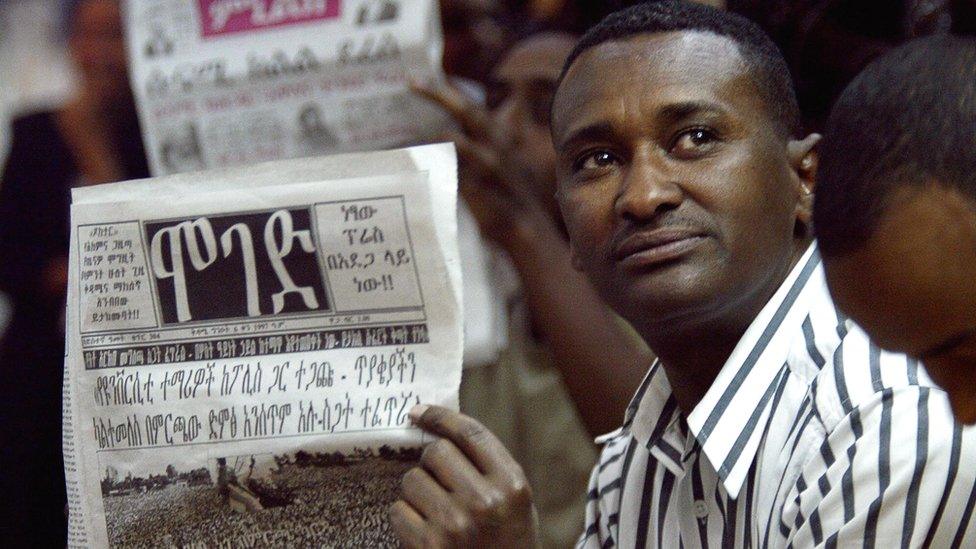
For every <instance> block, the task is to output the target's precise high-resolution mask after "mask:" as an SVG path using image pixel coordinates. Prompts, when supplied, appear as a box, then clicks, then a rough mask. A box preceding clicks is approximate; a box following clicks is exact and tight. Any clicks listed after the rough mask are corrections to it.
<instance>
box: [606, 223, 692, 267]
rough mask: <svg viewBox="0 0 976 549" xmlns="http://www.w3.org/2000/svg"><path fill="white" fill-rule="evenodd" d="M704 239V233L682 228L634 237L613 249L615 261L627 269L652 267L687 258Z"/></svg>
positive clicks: (664, 229)
mask: <svg viewBox="0 0 976 549" xmlns="http://www.w3.org/2000/svg"><path fill="white" fill-rule="evenodd" d="M705 238H706V235H705V234H704V233H703V232H702V231H701V230H695V229H690V228H680V227H664V228H661V229H654V230H651V231H644V232H639V233H634V234H632V235H630V236H628V237H626V238H624V239H623V240H622V241H621V242H620V243H619V244H617V245H615V246H614V249H613V254H612V257H613V259H614V260H615V261H617V262H618V263H620V264H621V265H622V266H623V267H625V268H646V267H651V266H655V265H660V264H662V263H668V262H670V261H674V260H676V259H678V258H680V257H682V256H684V255H685V254H687V253H689V252H691V251H693V250H694V249H695V248H697V247H698V246H699V245H700V244H701V243H702V242H704V241H705Z"/></svg>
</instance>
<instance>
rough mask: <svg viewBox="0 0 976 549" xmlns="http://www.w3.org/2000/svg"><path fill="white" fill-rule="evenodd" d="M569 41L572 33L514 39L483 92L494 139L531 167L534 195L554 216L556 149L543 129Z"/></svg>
mask: <svg viewBox="0 0 976 549" xmlns="http://www.w3.org/2000/svg"><path fill="white" fill-rule="evenodd" d="M574 44H575V40H574V39H573V37H571V36H570V35H565V34H544V35H538V36H535V37H532V38H528V39H526V40H523V41H522V42H519V43H518V44H517V45H516V46H515V47H514V48H513V49H512V51H511V52H509V53H508V54H507V55H506V56H505V58H504V59H503V60H502V61H501V63H499V65H498V67H496V68H495V70H494V71H493V72H492V80H493V82H492V85H491V86H490V87H489V93H488V106H489V107H490V108H491V110H492V116H493V117H495V119H496V121H497V122H498V124H497V127H498V128H499V130H500V133H501V134H500V135H496V136H494V141H495V142H496V143H500V144H502V145H503V147H504V148H505V151H503V152H504V153H505V155H506V157H508V158H510V159H512V160H514V161H515V162H517V163H518V164H519V165H521V166H525V167H527V168H528V169H530V170H531V171H532V179H533V181H534V182H535V183H536V187H537V188H535V189H532V190H533V191H534V192H535V193H536V198H537V199H538V200H540V202H541V203H542V204H544V205H545V206H546V208H547V210H549V212H550V213H551V214H552V215H556V216H558V215H559V212H558V210H557V206H556V202H555V200H556V199H555V192H556V188H555V180H556V172H555V169H556V153H555V151H553V148H552V138H551V136H550V133H549V105H550V103H551V102H552V94H553V92H554V91H555V88H556V81H557V80H558V79H559V73H560V71H562V68H563V62H565V60H566V57H567V56H569V52H570V51H572V49H573V46H574Z"/></svg>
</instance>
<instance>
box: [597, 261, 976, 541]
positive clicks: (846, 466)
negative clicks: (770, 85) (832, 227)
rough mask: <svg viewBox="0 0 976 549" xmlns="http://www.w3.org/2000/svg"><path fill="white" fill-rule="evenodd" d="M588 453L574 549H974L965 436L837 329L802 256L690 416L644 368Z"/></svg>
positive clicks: (968, 435)
mask: <svg viewBox="0 0 976 549" xmlns="http://www.w3.org/2000/svg"><path fill="white" fill-rule="evenodd" d="M601 439H602V441H603V442H605V446H604V448H603V452H602V456H601V458H600V462H599V464H598V465H597V467H595V468H594V470H593V473H592V476H591V478H590V489H589V494H588V501H587V509H586V530H585V531H584V533H583V535H582V536H581V537H580V540H579V543H578V546H579V547H585V548H597V547H610V546H617V545H619V546H623V547H688V548H692V547H813V546H826V547H850V546H856V547H862V546H864V547H874V546H877V547H882V548H885V549H888V548H893V547H921V546H932V547H976V519H973V518H972V516H973V514H974V512H973V508H974V506H976V483H974V479H976V429H963V428H962V427H960V426H959V425H958V424H956V423H955V422H954V421H953V419H952V414H951V412H950V409H949V405H948V400H947V398H946V396H945V394H944V393H943V392H942V391H941V390H939V389H937V388H934V387H933V386H932V383H931V381H930V380H929V379H928V376H927V375H925V373H924V371H923V370H920V368H919V364H918V363H917V362H916V361H913V360H910V359H908V358H906V357H905V356H904V355H899V354H893V353H887V352H884V351H881V350H880V349H878V348H877V347H875V346H874V345H872V344H871V342H870V341H869V340H868V338H867V336H866V335H865V334H864V332H862V331H861V330H860V329H859V328H858V327H857V326H856V325H854V324H853V323H852V322H851V321H850V320H848V319H846V318H844V317H843V316H842V315H840V314H838V312H837V310H836V309H835V308H834V305H833V302H832V301H831V299H830V295H829V293H828V291H827V286H826V282H825V280H824V276H823V270H822V267H821V265H820V257H819V254H818V253H817V251H816V247H815V246H811V248H810V250H808V251H807V252H806V254H805V255H804V256H803V258H802V259H801V261H800V262H799V263H798V264H797V266H796V268H795V269H794V270H793V272H791V273H790V275H789V277H787V279H786V281H785V282H784V283H783V285H782V286H781V287H780V288H779V290H778V291H777V292H776V294H775V295H774V296H773V298H772V299H771V300H770V302H769V303H768V304H767V305H766V306H765V308H763V310H762V311H761V312H760V313H759V315H758V316H757V317H756V319H755V320H754V321H753V323H752V324H751V325H750V327H749V328H748V330H747V331H746V333H745V334H744V335H743V337H742V339H741V340H740V341H739V343H738V345H737V346H736V348H735V349H734V351H733V352H732V354H731V356H730V357H729V359H728V361H727V362H726V364H725V365H724V366H723V368H722V370H721V371H720V373H719V375H718V377H717V378H716V379H715V382H714V383H713V385H712V386H711V388H710V389H709V390H708V392H707V393H706V395H705V397H704V398H703V399H702V401H701V402H700V403H699V404H698V405H697V406H696V407H695V409H694V410H693V411H692V412H691V413H690V414H688V415H687V416H686V415H685V414H683V413H682V412H681V410H679V409H678V407H677V405H676V403H675V400H674V398H673V396H672V394H671V389H670V387H669V385H668V380H667V377H666V375H665V372H664V369H663V368H662V367H661V365H660V364H658V363H655V364H654V365H653V366H652V367H651V370H650V372H649V373H648V375H647V377H646V379H645V380H644V382H643V384H642V386H641V387H640V389H639V391H638V393H637V395H636V397H635V398H634V401H633V403H632V404H631V405H630V408H629V409H628V411H627V414H626V418H625V421H624V425H623V427H622V428H621V429H619V430H617V431H615V432H614V433H611V434H609V435H605V436H604V437H601Z"/></svg>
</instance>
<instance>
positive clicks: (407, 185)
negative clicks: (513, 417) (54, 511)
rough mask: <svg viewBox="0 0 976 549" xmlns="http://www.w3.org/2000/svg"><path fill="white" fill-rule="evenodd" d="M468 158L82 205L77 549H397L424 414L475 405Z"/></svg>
mask: <svg viewBox="0 0 976 549" xmlns="http://www.w3.org/2000/svg"><path fill="white" fill-rule="evenodd" d="M455 201H456V161H455V157H454V150H453V147H452V146H451V145H446V144H442V145H430V146H424V147H415V148H411V149H403V150H396V151H385V152H377V153H359V154H349V155H340V156H334V157H324V158H317V159H310V160H288V161H281V162H274V163H266V164H260V165H256V166H252V167H249V168H246V169H243V168H235V169H228V170H223V171H213V172H201V173H196V174H189V175H178V176H172V177H165V178H158V179H150V180H142V181H133V182H127V183H121V184H112V185H103V186H96V187H87V188H81V189H77V190H75V191H74V194H73V204H72V211H71V213H72V219H71V252H70V258H69V270H70V272H69V288H68V310H67V334H68V335H67V351H66V359H65V384H64V395H65V398H64V459H65V475H66V480H67V488H68V500H69V507H70V515H69V543H68V544H69V546H72V547H157V546H180V547H242V546H243V547H268V546H289V547H294V546H343V547H376V546H379V547H382V546H396V545H397V544H396V542H395V540H394V539H393V538H392V533H391V532H390V528H389V525H388V523H387V519H386V513H387V507H388V505H389V504H390V503H391V502H392V501H393V499H394V498H395V497H396V494H397V491H398V488H399V482H400V477H401V476H402V474H403V473H404V472H405V471H406V469H408V468H409V467H411V466H412V465H413V464H414V463H415V462H416V459H418V457H419V446H420V445H421V444H422V442H423V436H424V435H423V433H422V432H420V431H419V430H417V429H415V428H413V427H411V426H410V423H409V420H408V418H407V412H408V411H409V409H410V408H411V407H412V406H413V405H415V404H417V403H420V402H424V403H436V404H441V405H445V406H450V407H454V408H456V407H457V391H458V385H459V383H460V375H461V357H462V334H461V284H460V260H459V254H458V250H457V239H456V230H457V229H456V224H455V214H454V212H455V209H456V203H455Z"/></svg>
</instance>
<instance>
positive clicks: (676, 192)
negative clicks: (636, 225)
mask: <svg viewBox="0 0 976 549" xmlns="http://www.w3.org/2000/svg"><path fill="white" fill-rule="evenodd" d="M682 200H684V190H683V189H682V188H681V185H679V184H678V183H677V182H676V181H675V180H674V179H672V178H671V177H670V176H669V175H668V172H667V170H665V169H664V167H663V166H661V165H660V162H655V160H654V159H653V158H650V155H649V154H637V155H635V156H634V159H633V160H632V161H631V163H630V166H629V169H627V171H626V173H625V174H624V177H623V180H622V182H621V189H620V193H619V195H618V196H617V200H616V203H615V204H614V208H615V210H616V213H617V216H618V217H620V218H622V219H627V220H629V221H637V222H641V221H648V220H650V219H652V218H654V217H655V216H657V215H660V214H661V213H663V212H665V211H668V210H673V209H675V208H677V207H678V206H680V205H681V201H682Z"/></svg>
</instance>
